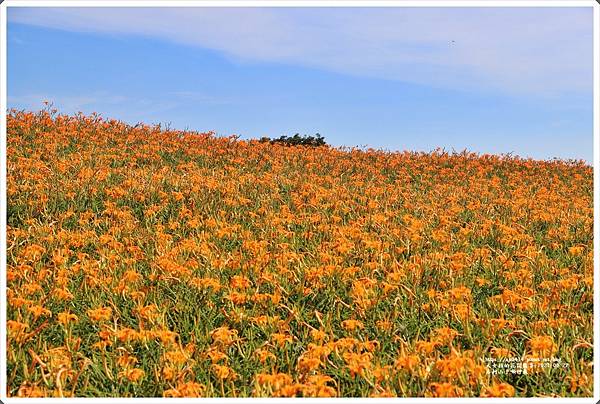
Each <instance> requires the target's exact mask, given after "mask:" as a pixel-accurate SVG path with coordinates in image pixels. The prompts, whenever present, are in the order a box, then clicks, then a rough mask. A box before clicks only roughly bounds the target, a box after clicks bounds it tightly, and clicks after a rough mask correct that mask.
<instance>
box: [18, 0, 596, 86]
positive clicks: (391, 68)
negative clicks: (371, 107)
mask: <svg viewBox="0 0 600 404" xmlns="http://www.w3.org/2000/svg"><path fill="white" fill-rule="evenodd" d="M9 21H11V22H19V23H25V24H33V25H38V26H44V27H51V28H59V29H65V30H72V31H81V32H95V33H111V34H134V35H146V36H151V37H155V38H159V39H165V40H169V41H173V42H177V43H181V44H186V45H192V46H200V47H205V48H210V49H215V50H218V51H222V52H223V53H224V54H226V55H229V57H231V58H232V59H233V60H236V61H238V62H240V63H248V62H250V63H255V62H275V63H289V64H294V65H301V66H308V67H315V68H320V69H326V70H330V71H334V72H340V73H345V74H352V75H360V76H371V77H379V78H385V79H392V80H403V81H407V82H413V83H420V84H427V85H431V86H438V87H445V88H459V89H466V90H475V91H500V92H505V93H511V94H524V95H533V96H560V95H561V94H565V93H590V94H591V85H592V8H591V7H589V8H389V9H382V8H344V9H340V8H329V9H328V8H325V9H324V8H298V9H287V8H160V9H156V8H155V9H152V8H98V9H94V8H85V9H83V8H43V9H40V8H15V9H9Z"/></svg>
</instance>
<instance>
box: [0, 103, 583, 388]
mask: <svg viewBox="0 0 600 404" xmlns="http://www.w3.org/2000/svg"><path fill="white" fill-rule="evenodd" d="M7 140H8V150H7V152H8V155H7V157H8V167H7V171H8V177H7V181H8V184H7V186H8V195H7V199H8V212H7V215H8V216H7V223H8V227H7V239H8V240H7V260H8V262H7V273H6V276H7V285H8V290H7V299H8V307H7V318H8V322H7V324H6V326H7V329H8V340H7V364H8V369H7V375H2V376H1V377H6V380H7V385H8V391H7V394H8V395H10V396H55V397H56V396H59V397H60V396H65V397H67V396H112V397H117V396H119V397H130V396H144V397H148V396H158V397H163V396H164V397H180V396H213V397H214V396H226V397H245V396H303V397H313V396H344V397H351V396H359V397H368V396H402V397H409V396H417V397H423V396H425V397H428V396H434V397H437V396H478V397H479V396H483V397H489V396H550V395H558V396H591V395H592V384H593V380H592V379H593V368H592V366H591V362H592V357H593V352H592V345H591V343H592V339H593V327H592V318H593V310H592V307H593V304H592V301H593V298H592V296H593V293H592V292H593V286H592V283H593V282H592V279H593V265H592V239H593V233H592V222H593V212H592V199H593V198H592V194H593V192H592V190H593V185H592V168H591V167H590V166H587V165H585V164H583V163H581V162H564V161H547V162H544V161H533V160H523V159H519V158H513V157H510V156H488V155H483V156H479V155H475V154H469V153H466V152H465V153H451V154H449V153H445V152H442V151H439V152H433V153H428V154H425V153H409V152H404V153H390V152H384V151H376V150H356V149H347V150H346V149H336V148H330V147H327V146H324V147H314V148H308V147H286V146H283V145H278V144H275V145H271V144H268V143H260V142H258V141H242V140H239V139H237V138H235V137H229V138H220V137H216V136H214V135H213V134H211V133H206V134H202V133H191V132H179V131H173V130H164V129H161V128H160V127H158V126H152V127H150V126H143V125H137V126H135V127H132V126H128V125H125V124H123V123H121V122H117V121H113V120H105V119H101V118H99V117H98V116H96V115H92V116H83V115H78V116H63V115H57V114H55V113H53V112H52V111H42V112H37V113H32V112H17V111H12V112H10V114H9V116H8V139H7Z"/></svg>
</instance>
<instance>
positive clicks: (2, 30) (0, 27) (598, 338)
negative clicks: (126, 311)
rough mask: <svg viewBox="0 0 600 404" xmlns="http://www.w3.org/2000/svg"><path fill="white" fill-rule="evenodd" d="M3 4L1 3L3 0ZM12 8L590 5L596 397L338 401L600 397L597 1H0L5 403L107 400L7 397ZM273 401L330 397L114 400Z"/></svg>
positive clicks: (0, 368)
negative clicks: (9, 24) (9, 11)
mask: <svg viewBox="0 0 600 404" xmlns="http://www.w3.org/2000/svg"><path fill="white" fill-rule="evenodd" d="M0 1H2V0H0ZM7 7H569V8H572V7H591V8H593V14H594V22H593V24H594V28H593V32H594V35H593V38H594V39H593V41H594V42H593V52H594V65H593V69H594V70H593V72H594V81H593V91H594V99H593V111H594V159H593V170H594V326H593V327H594V395H593V397H589V398H585V397H584V398H566V397H560V398H552V399H550V398H485V399H481V398H454V399H436V398H421V397H419V398H417V397H414V398H402V397H399V398H336V399H333V400H335V401H344V402H369V403H378V402H379V403H381V402H390V401H397V400H401V401H406V402H411V403H412V402H432V401H434V402H438V403H440V402H442V401H443V400H451V401H453V402H459V403H460V402H473V401H475V400H481V401H484V402H486V403H498V402H503V403H505V402H506V401H507V400H508V401H518V402H524V403H531V402H544V401H548V400H552V402H554V401H558V402H569V403H596V402H597V401H598V400H599V399H600V355H599V354H600V352H599V350H600V335H599V334H600V332H599V328H600V320H599V313H598V311H599V309H600V303H599V298H600V262H599V260H600V251H599V247H600V240H599V238H600V227H599V224H600V205H599V202H600V122H599V117H598V113H599V109H600V82H599V79H600V58H599V52H598V51H599V47H600V27H599V25H598V24H599V23H600V4H599V3H598V2H596V1H595V0H420V1H415V0H370V1H369V0H303V1H302V0H104V1H99V0H78V1H73V0H5V1H4V2H2V3H0V109H1V111H0V129H1V133H0V399H1V400H2V401H3V402H5V403H25V402H27V403H48V404H52V403H64V402H89V403H92V402H93V403H100V402H104V401H106V400H108V398H104V397H97V398H96V397H95V398H34V399H31V398H30V399H23V398H16V397H7V396H6V387H7V386H6V378H5V377H4V376H5V375H6V326H5V324H6V207H7V205H6V202H7V201H6V197H7V195H6V113H5V111H7V88H6V86H7V63H6V57H7V42H8V41H7V38H6V35H7V30H6V26H7V16H6V13H7V10H6V8H7ZM256 400H268V401H270V402H280V403H284V402H287V403H291V402H295V403H297V402H298V401H297V400H306V401H309V402H315V403H316V402H319V403H325V402H330V401H331V400H332V399H330V398H269V399H265V398H187V399H178V398H110V401H111V402H114V403H131V402H137V403H150V402H156V401H160V402H178V403H181V402H239V401H256Z"/></svg>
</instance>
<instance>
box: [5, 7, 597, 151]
mask: <svg viewBox="0 0 600 404" xmlns="http://www.w3.org/2000/svg"><path fill="white" fill-rule="evenodd" d="M592 25H593V24H592V9H591V7H590V8H577V9H576V8H568V9H567V8H547V9H542V8H531V9H530V8H503V9H498V8H395V9H381V8H380V9H377V8H354V9H350V8H254V9H252V8H243V9H242V8H186V9H182V8H162V9H150V8H137V9H136V8H102V9H90V8H51V9H48V8H45V9H41V8H24V7H22V8H16V7H12V8H9V12H8V59H7V62H8V89H7V90H8V104H9V105H8V106H9V108H13V107H14V108H19V109H33V110H37V109H40V108H41V107H42V101H43V100H49V101H52V102H53V103H54V104H55V106H56V107H58V108H59V110H60V111H61V112H65V113H74V112H77V111H83V112H86V113H89V112H93V111H96V112H99V113H101V114H102V116H105V117H109V118H116V119H122V120H124V121H127V122H130V123H137V122H145V123H170V124H171V127H174V128H178V129H186V128H187V129H194V130H200V131H208V130H214V131H216V132H217V133H218V134H220V135H230V134H237V135H241V136H242V137H243V138H258V137H261V136H269V137H276V136H280V135H282V134H288V135H291V134H294V133H296V132H300V133H306V134H314V133H316V132H319V133H321V134H322V135H324V136H325V138H326V140H327V141H328V142H329V143H330V144H333V145H336V146H339V145H346V146H369V147H375V148H383V149H388V150H405V149H409V150H422V151H429V150H432V149H435V148H437V147H441V148H445V149H446V150H452V149H455V150H463V149H465V148H466V149H468V150H471V151H475V152H480V153H513V154H517V155H520V156H524V157H533V158H537V159H548V158H554V157H559V158H564V159H569V158H574V159H584V160H587V161H588V162H590V163H591V161H592V159H593V150H592V147H593V139H592V133H593V109H592V61H593V57H592V29H593V26H592Z"/></svg>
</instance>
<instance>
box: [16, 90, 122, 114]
mask: <svg viewBox="0 0 600 404" xmlns="http://www.w3.org/2000/svg"><path fill="white" fill-rule="evenodd" d="M7 98H8V105H9V107H11V108H17V109H21V108H22V109H28V110H39V109H41V108H43V107H44V102H49V103H52V104H53V105H54V106H55V107H57V108H59V109H60V110H61V111H69V112H77V111H84V110H86V109H89V107H93V106H95V105H99V104H105V105H106V104H112V105H117V104H123V103H125V102H127V101H128V98H127V97H124V96H122V95H111V94H107V93H104V92H96V93H93V94H88V95H58V96H57V95H49V94H19V95H10V94H9V95H8V97H7Z"/></svg>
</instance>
